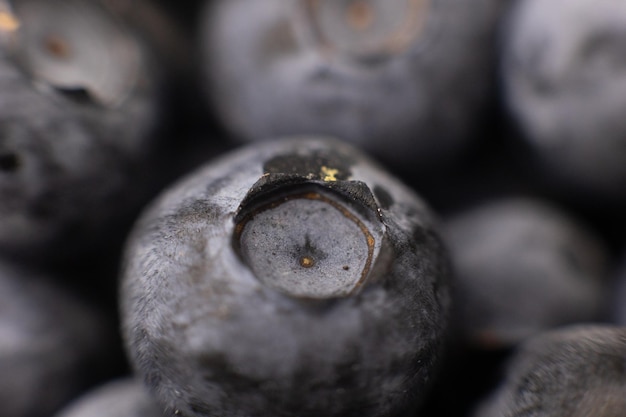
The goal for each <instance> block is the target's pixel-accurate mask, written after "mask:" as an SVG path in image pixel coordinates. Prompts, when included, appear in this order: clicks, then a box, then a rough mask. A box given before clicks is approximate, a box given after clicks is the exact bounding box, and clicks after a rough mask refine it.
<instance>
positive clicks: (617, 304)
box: [611, 251, 626, 326]
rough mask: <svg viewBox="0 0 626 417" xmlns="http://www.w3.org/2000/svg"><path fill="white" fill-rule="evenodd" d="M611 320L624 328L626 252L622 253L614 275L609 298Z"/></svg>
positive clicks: (625, 319)
mask: <svg viewBox="0 0 626 417" xmlns="http://www.w3.org/2000/svg"><path fill="white" fill-rule="evenodd" d="M611 318H612V321H613V322H615V323H617V324H619V325H620V326H626V251H623V252H622V256H621V258H620V259H619V265H618V267H617V272H616V274H615V282H614V291H613V294H612V296H611Z"/></svg>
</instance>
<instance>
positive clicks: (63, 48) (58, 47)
mask: <svg viewBox="0 0 626 417" xmlns="http://www.w3.org/2000/svg"><path fill="white" fill-rule="evenodd" d="M42 47H43V49H44V51H45V52H46V53H47V54H48V55H49V56H51V57H53V58H56V59H60V60H65V59H68V58H69V57H70V56H71V54H72V52H71V48H70V46H69V43H68V42H67V41H66V40H65V39H64V38H63V37H61V36H58V35H55V34H50V35H47V36H45V37H44V38H43V40H42Z"/></svg>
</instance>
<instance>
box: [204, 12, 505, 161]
mask: <svg viewBox="0 0 626 417" xmlns="http://www.w3.org/2000/svg"><path fill="white" fill-rule="evenodd" d="M502 3H503V2H502V1H500V0H478V1H476V0H474V1H466V0H409V1H406V0H348V1H328V0H324V1H319V0H318V1H316V0H297V1H291V0H287V1H285V0H253V1H250V0H216V1H207V7H206V11H205V13H204V15H203V16H202V24H203V33H202V36H203V44H202V51H201V53H202V54H203V61H202V65H203V67H204V71H205V78H206V85H207V87H206V88H207V92H208V95H209V97H210V99H211V101H212V102H213V104H214V107H215V108H216V110H217V112H218V113H219V115H220V117H221V119H222V120H223V123H224V124H225V125H226V127H227V128H228V129H230V130H231V131H232V132H233V133H234V134H235V135H236V136H237V137H239V138H240V139H242V140H247V141H257V140H263V139H271V138H274V137H276V136H284V135H298V134H322V135H330V136H334V137H338V138H341V139H345V140H347V141H349V142H351V143H353V144H356V145H358V146H359V147H360V148H362V149H365V150H366V151H368V152H369V153H371V154H372V155H374V156H375V157H377V158H380V159H381V160H382V161H384V162H385V163H386V164H387V165H388V166H390V167H393V168H394V170H400V169H402V170H404V171H407V170H415V169H421V168H424V166H433V165H436V164H437V163H439V162H441V161H442V160H444V159H447V158H448V157H451V156H452V155H456V154H457V153H458V152H459V151H460V149H462V148H464V146H465V145H466V143H467V142H468V140H469V138H470V136H471V132H473V130H474V129H475V128H476V123H477V121H478V120H477V119H479V118H480V116H479V115H481V110H484V108H485V104H486V101H487V100H486V99H487V96H488V91H489V86H490V81H491V75H492V72H493V71H492V69H493V68H494V67H495V65H494V61H495V57H494V54H493V52H494V49H495V48H494V42H493V41H494V38H495V36H494V29H495V27H496V22H497V20H498V17H499V13H500V9H501V7H502Z"/></svg>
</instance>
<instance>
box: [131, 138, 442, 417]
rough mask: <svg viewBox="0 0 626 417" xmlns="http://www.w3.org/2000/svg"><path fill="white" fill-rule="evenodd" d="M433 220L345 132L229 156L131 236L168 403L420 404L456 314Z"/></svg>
mask: <svg viewBox="0 0 626 417" xmlns="http://www.w3.org/2000/svg"><path fill="white" fill-rule="evenodd" d="M372 191H373V192H372ZM380 196H382V197H383V200H384V204H381V202H380V200H379V198H380ZM435 227H436V226H435V223H434V220H433V218H432V216H431V214H430V212H429V209H428V208H427V207H426V206H425V205H424V203H423V202H422V201H420V199H419V198H418V197H417V196H415V195H414V193H413V192H412V191H411V190H409V189H408V188H406V187H405V186H403V185H402V184H400V183H399V182H398V181H397V180H396V179H394V178H393V177H391V176H389V175H388V174H386V173H385V172H384V171H383V170H381V169H380V168H378V167H377V166H376V165H374V164H373V163H372V162H370V161H369V160H368V159H366V158H365V157H364V156H363V155H362V154H361V153H359V152H358V151H357V150H356V149H354V148H352V147H349V146H348V145H346V144H342V143H340V142H336V141H330V140H316V139H300V140H297V139H289V140H285V141H278V142H272V143H267V144H263V145H257V146H254V147H248V148H244V149H242V150H239V151H237V152H235V153H233V154H230V155H228V156H224V157H223V158H222V159H220V160H217V161H214V162H212V163H210V164H208V165H206V166H205V167H203V168H202V169H200V170H198V171H196V172H195V173H192V174H191V175H190V176H189V177H187V178H186V179H184V180H182V181H181V182H180V183H178V184H177V185H176V186H173V187H172V188H171V189H169V190H168V191H166V192H165V193H164V194H163V196H162V197H161V198H160V199H158V200H157V201H156V202H155V203H154V204H153V205H152V207H151V208H150V209H149V210H148V211H147V212H146V213H145V214H144V215H143V216H142V218H141V219H140V220H139V222H138V224H137V226H136V228H135V230H134V232H133V233H132V234H131V237H130V240H129V243H128V247H127V251H126V261H125V266H124V268H123V281H122V288H121V297H122V300H121V301H122V307H121V311H122V317H123V329H124V335H125V341H126V347H127V351H128V353H129V357H130V358H131V362H132V363H133V364H134V367H135V368H136V370H137V372H138V373H139V374H140V375H141V376H142V377H143V379H144V381H145V382H146V383H147V384H148V386H149V387H150V389H151V390H152V392H153V394H154V396H155V398H157V399H158V401H160V403H161V405H162V406H163V407H165V408H166V410H167V411H168V412H169V413H170V414H171V413H180V415H184V416H206V415H219V416H224V417H226V416H242V415H254V416H259V417H260V416H273V417H275V416H293V415H299V416H320V415H324V416H380V415H386V416H395V415H399V414H400V413H402V412H405V411H407V410H411V409H413V408H414V407H416V406H417V405H418V404H419V403H420V402H421V400H422V399H423V397H424V395H425V392H426V391H427V389H428V387H429V380H430V378H431V377H432V374H433V371H434V369H435V366H436V363H437V360H438V357H439V354H440V350H441V347H442V343H443V337H444V333H445V329H446V323H447V319H446V317H447V309H448V303H449V300H448V287H447V285H448V282H447V280H448V276H447V273H448V268H447V257H446V256H445V255H446V254H445V252H444V251H443V248H442V246H441V244H440V240H439V238H438V234H437V231H436V229H435Z"/></svg>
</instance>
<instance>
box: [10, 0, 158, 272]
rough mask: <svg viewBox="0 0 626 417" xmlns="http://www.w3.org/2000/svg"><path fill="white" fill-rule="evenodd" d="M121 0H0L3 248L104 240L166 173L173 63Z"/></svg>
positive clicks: (38, 250) (77, 245)
mask: <svg viewBox="0 0 626 417" xmlns="http://www.w3.org/2000/svg"><path fill="white" fill-rule="evenodd" d="M105 3H106V4H105ZM120 4H121V3H120V2H99V1H79V0H62V1H56V2H48V1H42V0H12V1H1V2H0V251H1V252H4V253H6V254H10V255H11V256H17V257H21V258H27V259H38V260H39V259H56V258H57V257H65V256H67V255H68V254H75V253H76V252H83V251H85V250H86V249H87V248H92V247H94V246H96V247H97V246H98V245H99V244H102V243H103V242H105V241H107V239H108V238H109V237H110V236H111V234H112V232H114V231H117V230H118V229H119V228H120V227H122V225H125V224H126V223H127V222H128V221H129V220H128V219H129V218H130V217H131V216H132V215H134V214H135V212H136V211H137V210H138V207H139V206H140V205H141V204H143V203H144V202H145V201H146V199H147V198H149V196H150V195H152V194H153V193H154V191H155V188H157V187H158V184H161V182H162V181H163V180H162V178H161V171H163V169H159V168H157V163H156V161H157V159H156V153H157V149H158V147H159V145H158V140H157V131H158V129H159V126H160V125H161V123H162V120H163V119H164V116H165V115H164V114H162V111H163V110H164V107H163V106H162V104H163V103H162V102H161V94H162V86H163V84H164V83H165V79H166V73H167V71H166V65H162V64H161V63H160V62H161V61H160V60H161V59H162V56H160V55H159V53H158V52H157V47H156V46H155V43H153V42H152V41H153V40H152V39H151V40H148V36H147V35H145V34H144V33H143V32H142V31H141V30H140V29H139V25H138V24H132V23H131V19H126V18H125V17H123V13H122V12H120V13H117V11H118V9H123V8H121V7H120ZM144 35H145V36H144ZM155 42H156V41H155ZM159 181H161V182H159Z"/></svg>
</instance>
